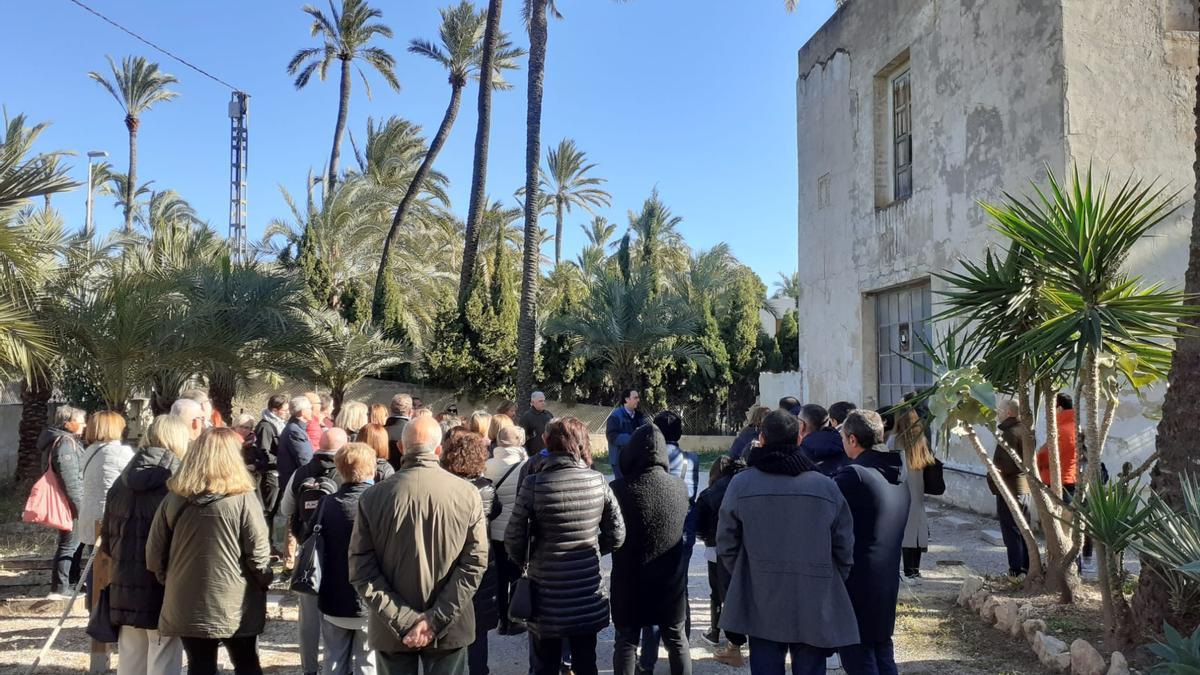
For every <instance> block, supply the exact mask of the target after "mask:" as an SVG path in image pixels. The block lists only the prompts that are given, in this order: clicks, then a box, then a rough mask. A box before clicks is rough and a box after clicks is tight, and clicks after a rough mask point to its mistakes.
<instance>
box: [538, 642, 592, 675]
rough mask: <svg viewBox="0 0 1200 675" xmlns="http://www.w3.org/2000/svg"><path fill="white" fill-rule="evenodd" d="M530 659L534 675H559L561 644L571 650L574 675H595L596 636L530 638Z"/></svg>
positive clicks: (561, 655)
mask: <svg viewBox="0 0 1200 675" xmlns="http://www.w3.org/2000/svg"><path fill="white" fill-rule="evenodd" d="M529 641H530V646H531V647H532V650H531V654H530V657H531V658H532V659H533V661H534V671H533V674H534V675H559V673H558V667H559V662H560V660H561V659H562V657H563V643H564V642H565V643H566V644H567V645H570V648H571V670H573V671H575V675H596V634H595V633H591V634H589V635H572V636H570V637H567V638H539V637H532V634H531V637H530V640H529Z"/></svg>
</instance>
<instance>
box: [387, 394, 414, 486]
mask: <svg viewBox="0 0 1200 675" xmlns="http://www.w3.org/2000/svg"><path fill="white" fill-rule="evenodd" d="M388 408H389V413H390V414H389V415H388V418H387V421H385V422H384V423H383V426H384V428H385V429H387V435H388V464H391V465H392V469H394V470H396V471H399V470H400V462H401V457H402V455H403V448H402V446H403V439H404V427H406V426H408V423H409V421H410V420H412V414H413V397H412V395H411V394H396V395H395V396H393V397H392V402H391V405H389V406H388Z"/></svg>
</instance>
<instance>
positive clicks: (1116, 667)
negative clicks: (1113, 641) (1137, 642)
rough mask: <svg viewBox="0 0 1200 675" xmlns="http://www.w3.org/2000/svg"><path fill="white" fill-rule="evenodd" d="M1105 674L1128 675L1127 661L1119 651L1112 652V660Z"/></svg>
mask: <svg viewBox="0 0 1200 675" xmlns="http://www.w3.org/2000/svg"><path fill="white" fill-rule="evenodd" d="M1107 675H1129V662H1128V661H1126V660H1125V655H1124V654H1122V653H1121V652H1113V653H1112V662H1111V663H1110V664H1109V666H1108V673H1107Z"/></svg>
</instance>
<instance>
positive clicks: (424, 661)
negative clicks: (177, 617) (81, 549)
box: [189, 647, 467, 675]
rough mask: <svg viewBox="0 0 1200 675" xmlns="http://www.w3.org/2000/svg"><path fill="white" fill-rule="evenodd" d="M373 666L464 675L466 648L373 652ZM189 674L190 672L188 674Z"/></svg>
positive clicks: (394, 671) (401, 674) (395, 672)
mask: <svg viewBox="0 0 1200 675" xmlns="http://www.w3.org/2000/svg"><path fill="white" fill-rule="evenodd" d="M375 667H376V668H377V669H378V670H379V672H380V673H383V675H418V674H419V673H424V675H466V672H467V650H466V649H463V648H461V647H460V648H458V649H450V650H446V651H438V650H433V649H423V650H421V651H419V652H378V651H377V652H375ZM189 675H190V674H189Z"/></svg>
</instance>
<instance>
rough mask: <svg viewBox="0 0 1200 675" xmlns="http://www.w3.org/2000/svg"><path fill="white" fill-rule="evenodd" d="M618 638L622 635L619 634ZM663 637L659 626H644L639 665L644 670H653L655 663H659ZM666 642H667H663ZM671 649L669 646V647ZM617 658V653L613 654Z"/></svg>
mask: <svg viewBox="0 0 1200 675" xmlns="http://www.w3.org/2000/svg"><path fill="white" fill-rule="evenodd" d="M617 639H618V640H619V639H620V637H619V636H618V638H617ZM662 639H663V636H662V631H660V630H659V628H658V626H643V627H642V639H641V644H639V645H638V647H639V649H640V650H641V653H640V654H638V660H637V661H638V665H639V666H641V667H642V670H645V671H649V672H653V671H654V664H656V663H658V643H659V641H660V640H662ZM663 644H664V645H665V644H666V643H665V642H664V643H663ZM668 649H669V647H668ZM613 658H614V659H615V658H616V654H614V655H613Z"/></svg>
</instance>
